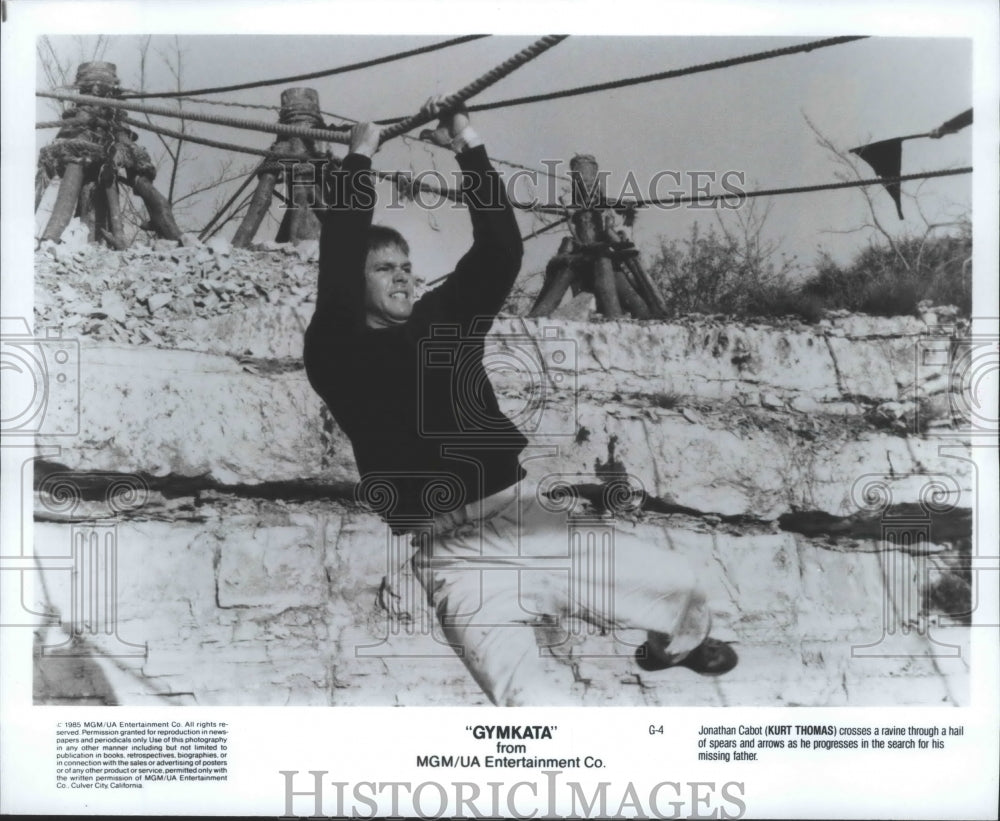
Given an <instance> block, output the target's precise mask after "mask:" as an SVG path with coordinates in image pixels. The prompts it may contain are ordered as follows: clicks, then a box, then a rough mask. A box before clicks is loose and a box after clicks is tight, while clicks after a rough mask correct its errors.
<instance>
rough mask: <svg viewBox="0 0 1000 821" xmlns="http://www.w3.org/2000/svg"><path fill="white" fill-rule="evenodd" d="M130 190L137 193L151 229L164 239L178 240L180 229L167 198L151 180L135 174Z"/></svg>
mask: <svg viewBox="0 0 1000 821" xmlns="http://www.w3.org/2000/svg"><path fill="white" fill-rule="evenodd" d="M132 190H133V191H135V193H136V194H138V195H139V196H140V197H141V198H142V201H143V204H145V206H146V210H147V211H148V212H149V221H150V223H152V225H153V229H154V230H155V231H156V233H157V234H159V235H160V236H161V237H163V238H164V239H173V240H179V239H180V238H181V229H180V228H178V227H177V223H176V222H175V221H174V214H173V211H172V210H171V208H170V203H169V202H168V201H167V198H166V197H165V196H163V194H161V193H160V192H159V191H157V190H156V189H155V188H154V187H153V182H152V180H150V179H149V178H148V177H146V176H144V175H143V174H136V175H135V180H134V181H133V182H132Z"/></svg>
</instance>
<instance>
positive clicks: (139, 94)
mask: <svg viewBox="0 0 1000 821" xmlns="http://www.w3.org/2000/svg"><path fill="white" fill-rule="evenodd" d="M489 36H490V35H488V34H469V35H466V36H464V37H456V38H454V39H452V40H445V41H443V42H441V43H434V44H433V45H429V46H421V47H420V48H414V49H410V50H409V51H401V52H398V53H396V54H387V55H386V56H385V57H376V58H375V59H373V60H364V61H362V62H360V63H351V64H350V65H346V66H339V67H338V68H330V69H325V70H323V71H313V72H310V73H309V74H296V75H294V76H292V77H278V78H276V79H274V80H257V81H255V82H252V83H238V84H236V85H231V86H215V87H213V88H195V89H191V90H188V91H160V92H156V93H151V92H144V91H135V92H132V93H129V94H123V95H122V99H138V98H152V97H182V96H185V95H194V94H221V93H223V92H225V91H242V90H244V89H248V88H263V87H265V86H276V85H282V84H284V83H297V82H299V81H300V80H315V79H317V78H319V77H332V76H333V75H335V74H345V73H347V72H349V71H357V70H359V69H362V68H370V67H371V66H378V65H382V64H383V63H391V62H393V61H395V60H402V59H403V58H405V57H415V56H416V55H418V54H426V53H427V52H430V51H438V50H439V49H443V48H449V47H450V46H457V45H459V44H460V43H468V42H471V41H472V40H479V39H482V38H483V37H489Z"/></svg>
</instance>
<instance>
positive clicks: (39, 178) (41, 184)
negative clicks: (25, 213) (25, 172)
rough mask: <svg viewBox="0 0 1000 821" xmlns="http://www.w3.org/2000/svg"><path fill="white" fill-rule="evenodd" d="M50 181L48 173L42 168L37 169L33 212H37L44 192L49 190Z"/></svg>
mask: <svg viewBox="0 0 1000 821" xmlns="http://www.w3.org/2000/svg"><path fill="white" fill-rule="evenodd" d="M51 181H52V178H51V177H50V176H49V172H48V171H46V170H45V169H44V168H39V169H38V170H37V171H36V172H35V211H38V206H39V205H41V202H42V197H44V196H45V192H46V191H48V190H49V183H50V182H51Z"/></svg>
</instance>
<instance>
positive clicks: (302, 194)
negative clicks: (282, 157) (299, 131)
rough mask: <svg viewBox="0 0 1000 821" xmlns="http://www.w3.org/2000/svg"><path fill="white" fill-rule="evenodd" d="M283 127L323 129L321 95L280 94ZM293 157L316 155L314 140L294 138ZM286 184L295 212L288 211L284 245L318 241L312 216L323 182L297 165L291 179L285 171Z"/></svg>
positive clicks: (312, 171)
mask: <svg viewBox="0 0 1000 821" xmlns="http://www.w3.org/2000/svg"><path fill="white" fill-rule="evenodd" d="M279 116H280V119H281V122H282V123H285V124H287V125H306V126H316V127H319V126H322V125H323V116H322V115H321V114H320V110H319V95H318V94H317V93H316V89H313V88H287V89H285V90H284V91H282V92H281V113H280V115H279ZM289 148H290V149H291V153H292V154H307V155H309V156H315V155H316V144H315V142H314V141H312V140H303V139H300V138H298V137H293V138H292V139H291V140H290V141H289ZM285 175H286V176H285V183H286V184H287V185H288V186H289V188H290V190H291V196H290V198H289V199H290V200H291V202H292V208H291V209H290V210H289V211H288V215H287V220H288V238H287V239H285V240H284V241H285V242H293V243H295V244H296V245H297V244H298V243H300V242H302V241H303V240H311V239H319V234H320V222H319V218H318V217H317V216H316V215H315V214H314V213H313V210H312V209H313V207H315V205H316V203H317V202H318V190H317V189H318V187H319V183H320V180H319V179H317V178H316V168H315V166H313V165H312V164H311V163H296V164H295V166H294V167H293V168H292V169H291V179H288V167H287V166H286V167H285Z"/></svg>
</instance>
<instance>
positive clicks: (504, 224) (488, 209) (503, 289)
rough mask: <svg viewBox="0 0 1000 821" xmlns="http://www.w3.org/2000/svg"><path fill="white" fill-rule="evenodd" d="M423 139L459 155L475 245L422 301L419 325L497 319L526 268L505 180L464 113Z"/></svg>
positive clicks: (448, 117)
mask: <svg viewBox="0 0 1000 821" xmlns="http://www.w3.org/2000/svg"><path fill="white" fill-rule="evenodd" d="M434 104H435V101H433V100H432V101H430V102H429V103H428V104H427V106H425V108H427V109H428V110H430V111H431V112H433V111H434ZM422 136H424V138H425V139H430V140H432V141H433V142H435V143H437V144H438V145H449V146H450V147H451V148H452V149H453V150H454V151H455V152H456V160H457V161H458V164H459V167H460V168H461V169H462V172H463V175H462V193H463V195H464V200H465V203H466V205H467V206H468V208H469V214H470V217H471V220H472V237H473V243H472V248H470V249H469V251H468V252H467V253H466V254H465V256H463V257H462V259H461V260H459V262H458V265H456V266H455V271H454V273H452V274H451V276H449V277H448V279H447V280H446V281H445V282H444V283H442V284H441V285H440V286H438V287H437V288H435V289H434V290H433V291H431V292H430V293H428V294H427V295H425V296H424V298H423V299H422V300H421V301H420V302H419V303H417V305H416V306H415V309H414V314H415V315H414V320H416V322H417V323H418V324H425V323H433V322H461V323H462V324H467V323H468V322H470V321H471V320H472V319H474V318H475V317H493V316H495V315H496V314H497V313H498V312H499V310H500V308H501V307H502V306H503V303H504V300H505V299H506V298H507V295H508V294H509V293H510V289H511V288H512V287H513V285H514V280H515V279H517V275H518V272H519V271H520V269H521V255H522V243H521V234H520V231H519V230H518V227H517V221H516V220H515V219H514V211H513V209H512V208H511V206H510V202H509V201H508V199H507V194H506V192H505V190H504V185H503V180H502V179H501V178H500V175H499V174H498V173H497V172H496V170H495V169H494V168H493V166H492V165H491V164H490V161H489V158H488V157H487V155H486V149H485V147H484V146H483V143H482V140H481V139H480V138H479V136H478V135H477V134H476V133H475V132H474V131H473V130H472V128H471V126H470V125H469V117H468V115H467V114H466V113H465V111H464V109H459V110H457V111H454V112H452V113H451V114H450V115H448V114H446V115H444V116H442V118H441V122H440V124H439V125H438V128H437V129H436V130H434V131H426V132H424V134H423V135H422Z"/></svg>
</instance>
